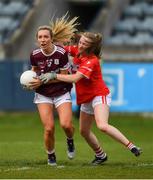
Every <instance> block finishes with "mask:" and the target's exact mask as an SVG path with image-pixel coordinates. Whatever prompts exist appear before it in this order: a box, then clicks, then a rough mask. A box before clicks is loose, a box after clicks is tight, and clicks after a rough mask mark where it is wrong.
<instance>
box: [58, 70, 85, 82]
mask: <svg viewBox="0 0 153 180" xmlns="http://www.w3.org/2000/svg"><path fill="white" fill-rule="evenodd" d="M83 77H84V76H83V75H82V74H81V73H79V72H76V73H75V74H57V77H56V79H58V80H60V81H64V82H69V83H76V82H77V81H79V80H80V79H82V78H83Z"/></svg>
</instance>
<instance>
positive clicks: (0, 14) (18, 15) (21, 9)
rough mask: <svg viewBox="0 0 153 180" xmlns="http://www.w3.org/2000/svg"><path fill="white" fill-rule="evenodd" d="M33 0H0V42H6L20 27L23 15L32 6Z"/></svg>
mask: <svg viewBox="0 0 153 180" xmlns="http://www.w3.org/2000/svg"><path fill="white" fill-rule="evenodd" d="M33 3H34V0H30V1H29V0H22V1H20V0H1V1H0V44H4V43H6V42H7V41H8V40H9V38H10V37H11V36H12V34H13V33H14V32H15V31H16V29H17V28H19V27H20V25H21V23H22V21H23V19H24V17H25V15H26V14H27V13H28V11H29V10H30V9H31V8H32V7H33Z"/></svg>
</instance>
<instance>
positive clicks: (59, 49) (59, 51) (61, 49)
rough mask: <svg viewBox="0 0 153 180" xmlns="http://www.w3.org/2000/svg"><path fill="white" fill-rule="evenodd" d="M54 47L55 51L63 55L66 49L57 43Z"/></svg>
mask: <svg viewBox="0 0 153 180" xmlns="http://www.w3.org/2000/svg"><path fill="white" fill-rule="evenodd" d="M55 47H56V52H58V53H60V54H62V55H64V54H65V53H66V50H65V49H64V48H63V47H62V46H59V45H55Z"/></svg>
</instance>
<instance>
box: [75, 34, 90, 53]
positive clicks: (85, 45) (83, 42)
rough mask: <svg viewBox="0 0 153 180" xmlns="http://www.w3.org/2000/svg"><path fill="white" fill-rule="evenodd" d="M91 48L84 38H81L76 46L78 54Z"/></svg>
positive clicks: (88, 41) (88, 40)
mask: <svg viewBox="0 0 153 180" xmlns="http://www.w3.org/2000/svg"><path fill="white" fill-rule="evenodd" d="M90 46H91V41H90V39H88V38H86V37H85V36H81V38H80V40H79V44H78V50H79V52H80V53H82V52H84V51H85V50H86V49H88V48H89V47H90Z"/></svg>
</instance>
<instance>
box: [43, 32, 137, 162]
mask: <svg viewBox="0 0 153 180" xmlns="http://www.w3.org/2000/svg"><path fill="white" fill-rule="evenodd" d="M101 40H102V37H101V35H100V34H94V33H90V32H85V33H83V34H82V35H81V38H80V40H79V43H78V46H69V47H65V49H66V50H67V51H68V52H69V53H71V55H73V56H74V59H73V63H74V69H77V71H76V72H75V73H74V74H71V75H63V74H58V73H57V74H56V73H47V74H44V75H43V76H41V77H40V79H41V80H42V81H43V82H44V83H47V82H48V80H51V79H58V80H61V81H63V82H69V83H70V82H73V83H75V84H76V95H77V103H78V104H79V105H81V108H80V111H81V112H80V133H81V135H82V136H83V137H84V138H85V140H86V141H87V143H88V144H89V146H90V147H91V148H92V149H93V151H94V152H95V159H94V160H93V161H92V164H93V165H98V164H101V163H103V162H104V161H106V160H107V155H106V153H105V152H104V150H103V149H102V147H101V146H100V143H99V142H98V139H97V138H96V136H95V135H94V133H93V132H92V131H91V127H92V123H93V120H95V121H96V125H97V127H98V128H99V129H100V130H101V131H102V132H104V133H106V134H107V135H109V136H111V137H112V138H113V139H115V140H117V141H118V142H120V143H122V144H123V145H125V146H126V147H127V148H128V149H129V150H130V151H131V152H132V153H133V154H134V155H135V156H139V155H140V153H141V150H140V148H138V147H137V146H135V145H134V144H133V143H131V142H130V141H129V140H128V139H127V138H126V137H125V136H124V135H123V134H122V133H121V132H120V131H119V130H118V129H117V128H115V127H114V126H112V125H110V124H109V123H108V119H109V106H110V104H111V94H110V91H109V89H108V87H107V86H106V84H105V82H104V81H103V78H102V72H101V66H100V55H101V44H102V43H101Z"/></svg>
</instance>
